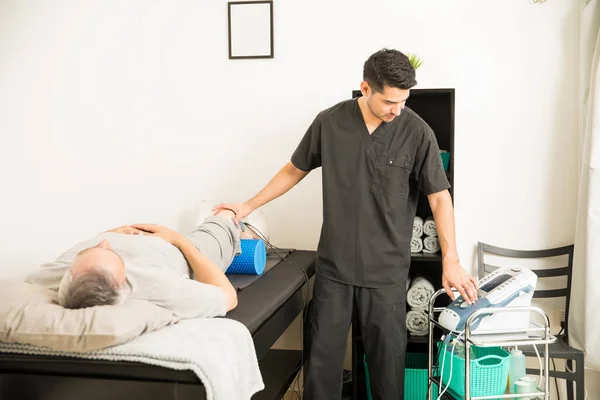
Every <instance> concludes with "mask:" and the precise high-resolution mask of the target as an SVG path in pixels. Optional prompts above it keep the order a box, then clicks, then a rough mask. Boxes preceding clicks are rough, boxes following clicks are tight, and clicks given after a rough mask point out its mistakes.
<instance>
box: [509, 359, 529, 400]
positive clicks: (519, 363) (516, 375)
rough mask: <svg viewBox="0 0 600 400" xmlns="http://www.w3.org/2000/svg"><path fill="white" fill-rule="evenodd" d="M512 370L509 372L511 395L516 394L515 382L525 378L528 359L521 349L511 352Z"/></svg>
mask: <svg viewBox="0 0 600 400" xmlns="http://www.w3.org/2000/svg"><path fill="white" fill-rule="evenodd" d="M509 361H510V369H509V371H508V380H509V381H508V382H509V385H510V386H509V388H510V392H511V393H515V382H517V381H518V380H519V379H521V378H522V377H523V376H525V369H526V366H525V364H526V359H525V355H524V354H523V352H522V351H521V350H519V349H513V350H512V351H511V352H510V360H509Z"/></svg>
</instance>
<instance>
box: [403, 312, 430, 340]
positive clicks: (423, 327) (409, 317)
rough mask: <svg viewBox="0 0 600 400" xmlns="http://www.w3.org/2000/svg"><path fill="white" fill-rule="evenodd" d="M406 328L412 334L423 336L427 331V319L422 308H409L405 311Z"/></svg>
mask: <svg viewBox="0 0 600 400" xmlns="http://www.w3.org/2000/svg"><path fill="white" fill-rule="evenodd" d="M406 329H408V331H409V332H410V334H411V335H413V336H425V335H427V334H428V333H429V320H428V319H427V314H426V313H425V311H424V310H411V311H409V312H407V313H406Z"/></svg>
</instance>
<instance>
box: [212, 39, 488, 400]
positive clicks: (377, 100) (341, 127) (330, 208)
mask: <svg viewBox="0 0 600 400" xmlns="http://www.w3.org/2000/svg"><path fill="white" fill-rule="evenodd" d="M363 79H364V80H363V82H362V83H361V85H360V88H361V92H362V95H363V96H362V97H360V98H358V99H352V100H346V101H343V102H341V103H338V104H336V105H334V106H333V107H331V108H328V109H326V110H324V111H322V112H320V113H319V114H318V115H317V117H316V118H315V120H314V121H313V123H312V124H311V126H310V127H309V128H308V131H307V132H306V134H305V135H304V137H303V139H302V140H301V141H300V144H299V146H298V148H297V149H296V151H295V152H294V154H293V155H292V158H291V161H290V162H288V163H287V164H286V165H285V166H284V167H283V168H282V169H281V170H280V171H279V172H278V173H277V174H276V175H275V176H274V177H273V178H272V179H271V181H270V182H269V183H268V184H267V186H265V188H264V189H262V190H261V191H260V192H259V193H258V194H257V195H256V196H254V197H253V198H251V199H250V200H248V201H246V202H245V203H240V204H220V205H218V206H216V207H215V208H214V209H215V211H218V210H220V209H223V208H229V209H232V210H234V211H235V212H236V213H237V216H236V220H237V221H239V220H240V219H241V218H244V217H245V216H247V215H248V214H250V213H251V212H252V211H253V210H255V209H256V208H258V207H261V206H262V205H264V204H266V203H268V202H269V201H271V200H273V199H275V198H277V197H279V196H281V195H282V194H284V193H285V192H287V191H288V190H290V189H291V188H292V187H293V186H294V185H296V184H297V183H298V182H300V181H301V180H302V179H303V178H304V177H305V176H306V175H307V174H308V173H309V172H310V171H311V170H313V169H315V168H318V167H321V168H322V173H323V226H322V229H321V237H320V240H319V246H318V251H317V264H316V265H317V273H316V277H315V286H314V293H313V302H314V303H315V316H314V318H315V320H314V324H313V327H312V332H311V335H312V346H311V349H310V354H309V364H308V370H307V381H306V383H305V388H304V399H305V400H325V399H327V400H329V399H331V400H339V399H340V397H341V392H342V372H343V362H344V357H345V353H346V341H347V336H348V330H349V329H350V323H351V319H352V308H353V304H356V307H357V309H358V313H359V319H360V324H361V331H362V335H363V341H364V344H365V353H366V356H367V361H368V363H369V371H370V378H371V390H372V394H373V398H374V399H384V400H399V399H403V398H404V356H405V348H406V316H405V313H406V306H405V303H406V280H407V277H408V270H409V267H410V239H411V236H412V228H413V221H414V217H415V213H416V207H417V199H418V194H419V193H418V192H419V190H420V191H422V192H423V193H424V194H425V195H427V198H428V201H429V204H430V206H431V210H432V211H433V216H434V219H435V222H436V227H437V231H438V236H439V239H440V244H441V249H442V259H443V261H442V264H443V276H442V282H443V286H444V288H445V289H446V291H447V292H448V293H450V294H451V293H452V291H451V290H450V288H451V287H454V288H456V289H457V290H458V291H459V292H460V294H461V295H462V296H463V298H465V299H467V301H468V302H469V303H470V302H472V301H475V299H476V296H477V293H476V290H477V288H476V281H475V279H474V278H472V277H470V276H469V275H468V274H467V273H466V271H465V270H464V269H463V268H462V267H461V265H460V262H459V259H458V253H457V250H456V242H455V233H454V231H455V228H454V209H453V206H452V199H451V197H450V193H449V192H448V188H449V186H450V185H449V182H448V180H447V178H446V174H445V172H444V169H443V166H442V162H441V158H440V152H439V148H438V145H437V141H436V138H435V136H434V133H433V131H432V130H431V128H430V127H429V126H428V125H427V124H426V123H425V122H424V121H423V120H422V119H421V118H420V117H419V116H418V115H417V114H415V113H414V112H413V111H412V110H410V109H409V108H406V107H405V102H406V100H407V99H408V97H409V95H410V88H412V87H413V86H414V85H415V84H416V80H415V70H414V68H413V67H412V66H411V64H410V62H409V60H408V58H407V57H406V55H404V54H402V53H401V52H399V51H396V50H387V49H383V50H380V51H378V52H376V53H375V54H373V55H371V56H370V57H369V59H368V60H367V61H366V62H365V64H364V70H363ZM450 297H453V296H452V295H450Z"/></svg>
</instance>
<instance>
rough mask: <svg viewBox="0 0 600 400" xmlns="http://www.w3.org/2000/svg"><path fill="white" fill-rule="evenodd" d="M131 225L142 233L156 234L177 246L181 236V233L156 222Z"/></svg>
mask: <svg viewBox="0 0 600 400" xmlns="http://www.w3.org/2000/svg"><path fill="white" fill-rule="evenodd" d="M132 227H134V228H135V229H139V230H140V231H141V232H142V235H152V236H158V237H160V238H162V239H164V240H166V241H167V242H169V243H171V244H172V245H174V246H177V245H178V244H179V243H180V242H181V240H182V238H183V235H182V234H181V233H179V232H177V231H174V230H173V229H169V228H167V227H165V226H160V225H156V224H134V225H132Z"/></svg>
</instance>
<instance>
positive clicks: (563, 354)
mask: <svg viewBox="0 0 600 400" xmlns="http://www.w3.org/2000/svg"><path fill="white" fill-rule="evenodd" d="M573 249H574V245H569V246H564V247H557V248H553V249H546V250H512V249H505V248H500V247H495V246H491V245H489V244H485V243H481V242H478V243H477V266H478V274H479V279H481V278H482V277H483V276H485V275H486V274H488V273H490V272H492V271H494V270H495V269H497V268H498V266H494V265H490V264H488V263H486V262H485V260H484V257H485V255H486V254H492V255H496V256H501V257H508V258H519V259H544V258H548V257H557V256H567V258H568V262H567V265H566V266H564V267H560V268H550V269H531V270H532V271H533V272H534V273H535V274H536V275H537V276H538V282H539V279H540V278H541V279H543V278H555V277H566V278H567V284H566V287H563V288H560V289H551V290H537V289H536V291H535V292H534V295H533V297H534V298H564V299H565V303H564V310H565V321H564V323H562V324H561V326H562V329H561V331H560V332H559V333H558V334H557V335H555V336H556V337H557V339H558V340H557V341H556V343H553V344H551V345H549V347H548V351H549V353H550V354H549V356H550V358H551V359H561V360H565V362H566V367H567V368H566V371H555V370H551V371H549V374H550V376H551V377H554V378H559V379H565V380H566V381H567V398H568V399H569V400H573V382H575V390H576V392H575V399H576V400H584V394H585V383H584V371H585V366H584V353H583V351H581V350H578V349H576V348H573V347H571V346H569V305H570V300H571V280H572V273H573ZM488 259H489V258H488ZM540 347H541V348H539V349H538V351H539V353H540V356H542V357H543V356H544V347H543V346H540ZM522 350H523V353H524V354H525V355H526V356H527V357H537V356H536V354H535V351H534V349H533V347H532V346H527V347H524V348H523V349H522ZM573 362H575V366H576V368H575V369H573ZM539 372H540V371H539V369H531V368H528V369H527V373H528V374H534V375H537V374H539Z"/></svg>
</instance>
